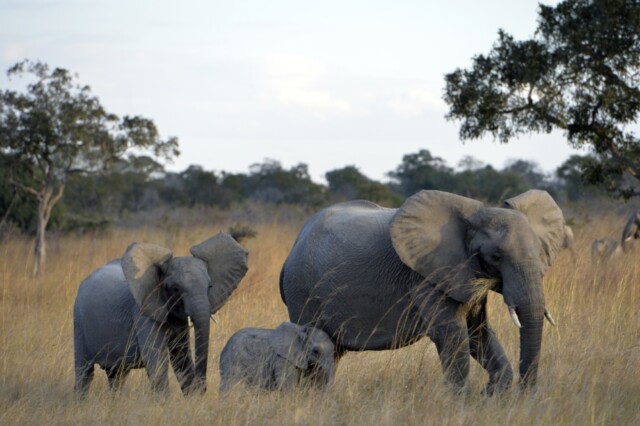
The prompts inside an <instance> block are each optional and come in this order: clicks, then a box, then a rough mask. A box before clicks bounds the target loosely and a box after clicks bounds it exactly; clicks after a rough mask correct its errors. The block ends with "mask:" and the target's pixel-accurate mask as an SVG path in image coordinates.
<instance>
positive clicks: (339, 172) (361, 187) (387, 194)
mask: <svg viewBox="0 0 640 426" xmlns="http://www.w3.org/2000/svg"><path fill="white" fill-rule="evenodd" d="M325 177H326V179H327V183H328V184H329V193H330V194H331V195H332V196H333V197H336V198H339V199H343V200H345V199H346V200H355V199H363V200H369V201H373V202H374V203H378V204H382V205H385V206H398V205H400V203H402V197H401V196H400V195H398V194H396V193H395V192H393V190H392V189H391V188H390V187H389V186H388V185H385V184H383V183H380V182H377V181H375V180H372V179H369V178H368V177H366V176H365V175H363V174H362V173H360V170H358V168H357V167H355V166H346V167H343V168H341V169H336V170H331V171H329V172H327V173H326V174H325Z"/></svg>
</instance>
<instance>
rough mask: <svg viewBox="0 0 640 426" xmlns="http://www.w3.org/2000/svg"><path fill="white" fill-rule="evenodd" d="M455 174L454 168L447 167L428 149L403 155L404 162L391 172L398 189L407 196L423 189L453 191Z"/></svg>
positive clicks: (390, 175)
mask: <svg viewBox="0 0 640 426" xmlns="http://www.w3.org/2000/svg"><path fill="white" fill-rule="evenodd" d="M453 175H454V172H453V169H451V168H450V167H447V165H446V163H445V161H444V160H443V159H442V158H440V157H434V156H432V155H431V152H429V151H428V150H426V149H422V150H420V151H418V152H417V153H415V154H407V155H405V156H403V157H402V163H401V164H400V165H399V166H398V167H397V168H396V169H395V170H394V171H392V172H389V177H391V178H392V179H393V180H394V181H395V185H394V186H395V187H396V188H397V191H398V192H399V193H400V194H402V195H403V196H405V197H409V196H411V195H413V194H415V193H416V192H418V191H419V190H421V189H438V190H441V191H452V190H453V189H454V188H455V184H454V182H453Z"/></svg>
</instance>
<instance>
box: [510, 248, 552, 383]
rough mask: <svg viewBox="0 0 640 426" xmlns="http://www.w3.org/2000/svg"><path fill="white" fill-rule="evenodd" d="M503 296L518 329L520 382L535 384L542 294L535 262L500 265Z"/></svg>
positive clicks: (538, 357) (539, 276)
mask: <svg viewBox="0 0 640 426" xmlns="http://www.w3.org/2000/svg"><path fill="white" fill-rule="evenodd" d="M502 294H503V296H504V301H505V303H506V304H507V306H509V307H510V308H513V309H514V310H515V313H516V315H517V319H519V322H520V324H521V328H520V368H519V370H520V383H521V385H522V386H523V387H533V386H535V384H536V380H537V374H538V363H539V359H540V349H541V346H542V325H543V322H544V313H545V306H544V294H543V290H542V273H541V271H540V269H539V266H538V262H537V261H531V262H525V263H523V264H519V265H516V266H508V267H505V268H503V293H502Z"/></svg>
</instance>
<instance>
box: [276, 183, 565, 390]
mask: <svg viewBox="0 0 640 426" xmlns="http://www.w3.org/2000/svg"><path fill="white" fill-rule="evenodd" d="M564 237H565V230H564V218H563V215H562V212H561V210H560V208H559V207H558V206H557V205H556V203H555V202H554V201H553V199H552V198H551V197H550V196H549V194H548V193H546V192H545V191H539V190H531V191H528V192H525V193H524V194H521V195H519V196H517V197H514V198H511V199H509V200H507V201H505V202H504V205H503V208H491V207H486V206H484V205H483V204H482V203H481V202H479V201H476V200H473V199H470V198H465V197H461V196H458V195H454V194H449V193H445V192H440V191H421V192H419V193H417V194H415V195H413V196H412V197H410V198H408V199H407V200H406V201H405V203H404V204H403V205H402V206H401V207H400V208H399V209H388V208H383V207H379V206H377V205H376V204H373V203H370V202H367V201H351V202H346V203H341V204H337V205H334V206H332V207H329V208H327V209H325V210H322V211H320V212H319V213H317V214H316V215H314V216H313V217H312V218H311V219H309V221H308V222H307V223H306V224H305V225H304V227H303V228H302V230H301V231H300V234H299V235H298V238H297V240H296V241H295V244H294V245H293V248H292V249H291V253H290V254H289V256H288V258H287V259H286V261H285V263H284V266H283V269H282V272H281V275H280V292H281V296H282V299H283V301H284V303H285V304H286V305H287V308H288V311H289V316H290V318H291V320H292V321H293V322H297V323H299V324H306V325H312V326H315V327H318V328H321V329H323V330H324V331H325V332H327V333H328V334H329V335H330V336H332V339H333V341H334V343H335V344H336V348H337V354H336V355H337V357H339V356H340V355H341V354H342V353H344V352H345V351H360V350H381V349H391V348H397V347H401V346H405V345H408V344H411V343H413V342H415V341H416V340H418V339H419V338H421V337H423V336H425V335H427V336H429V337H430V338H431V339H432V340H433V341H434V343H435V344H436V347H437V349H438V353H439V356H440V359H441V362H442V366H443V368H444V372H445V377H446V379H447V381H448V382H450V383H452V384H453V385H454V386H456V387H460V388H461V387H463V386H464V385H465V383H466V380H467V376H468V373H469V355H471V356H473V357H474V358H475V359H476V360H477V361H478V362H479V363H480V365H482V367H483V368H484V369H486V370H487V371H488V373H489V382H488V385H487V389H486V392H488V393H489V394H491V393H493V392H494V391H496V390H502V389H505V388H507V387H509V386H510V385H511V383H512V381H513V372H512V369H511V366H510V364H509V361H508V359H507V356H506V355H505V352H504V349H503V348H502V345H501V344H500V342H499V341H498V339H497V337H496V335H495V334H494V333H493V331H492V330H491V328H490V326H489V323H488V319H487V314H486V303H487V292H488V290H493V291H496V292H498V293H501V294H502V296H503V298H504V302H505V303H506V305H507V306H508V309H509V313H510V315H511V317H512V319H513V320H514V322H515V323H516V325H517V326H518V327H521V330H520V378H521V383H522V385H523V386H525V387H527V386H533V385H535V383H536V377H537V371H538V363H539V356H540V347H541V341H542V326H543V319H544V316H547V318H548V319H549V320H550V321H551V322H553V320H552V318H551V316H550V315H549V314H548V311H547V310H546V308H545V301H544V294H543V288H542V278H543V274H544V273H545V272H546V271H547V269H548V268H549V266H550V265H551V263H552V261H553V259H554V258H555V257H556V254H557V253H558V252H559V251H560V250H561V249H562V247H563V242H564Z"/></svg>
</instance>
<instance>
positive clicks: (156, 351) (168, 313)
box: [73, 233, 246, 397]
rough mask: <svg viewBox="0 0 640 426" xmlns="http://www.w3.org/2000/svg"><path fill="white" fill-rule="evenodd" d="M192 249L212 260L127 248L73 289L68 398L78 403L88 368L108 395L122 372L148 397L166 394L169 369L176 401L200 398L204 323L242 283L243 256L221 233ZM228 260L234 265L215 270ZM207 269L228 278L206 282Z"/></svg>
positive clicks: (151, 248) (206, 329)
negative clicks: (98, 373)
mask: <svg viewBox="0 0 640 426" xmlns="http://www.w3.org/2000/svg"><path fill="white" fill-rule="evenodd" d="M197 247H205V249H210V251H211V252H214V251H215V253H214V255H212V256H210V258H207V257H206V256H203V257H204V260H203V259H201V258H198V257H191V256H186V257H172V255H171V252H170V251H169V250H168V249H165V248H163V247H160V246H156V245H152V244H145V243H142V244H132V245H131V246H130V247H129V248H128V249H127V252H125V255H124V256H123V258H122V259H116V260H112V261H111V262H109V263H107V264H106V265H104V266H102V267H100V268H98V269H97V270H96V271H94V272H93V273H92V274H91V275H90V276H89V277H87V278H86V279H85V280H84V281H83V282H82V283H81V284H80V287H79V288H78V294H77V296H76V300H75V304H74V307H73V325H74V359H75V375H76V380H75V391H76V394H78V395H79V396H81V397H82V396H85V395H86V393H87V391H88V388H89V385H90V384H91V381H92V379H93V374H94V366H95V364H97V365H99V366H100V367H102V368H103V369H104V370H105V372H106V373H107V376H108V379H109V385H110V387H111V389H112V390H116V389H118V388H119V387H120V386H121V385H122V382H123V381H124V379H125V378H126V376H127V374H128V373H129V372H130V370H132V369H135V368H145V369H146V371H147V375H148V377H149V379H150V381H151V384H152V387H153V389H154V390H155V391H156V392H159V393H166V391H167V387H168V367H169V364H170V365H171V366H172V368H173V370H174V372H175V374H176V377H177V379H178V382H179V384H180V387H181V389H182V392H183V393H184V394H188V393H190V392H192V391H199V392H204V391H205V390H206V371H207V356H208V348H209V329H210V315H211V314H212V313H213V312H214V310H215V309H217V307H219V306H221V303H223V302H224V301H225V300H226V298H227V297H228V296H229V294H230V293H231V291H233V289H234V288H235V286H236V285H237V283H238V282H239V280H240V279H241V278H242V276H244V273H245V272H246V251H245V250H244V249H243V248H242V247H241V246H239V245H238V244H237V243H236V242H235V241H232V240H231V237H229V236H228V235H226V234H222V233H221V234H218V235H217V236H216V237H214V238H212V239H209V240H207V241H206V242H204V243H202V244H201V245H200V246H197ZM214 249H215V250H214ZM216 250H217V251H216ZM229 253H231V258H233V259H237V260H234V261H233V263H234V264H232V265H224V264H220V263H219V262H218V261H219V260H220V259H223V258H226V257H225V256H228V255H229ZM127 265H129V266H127ZM213 268H216V269H217V270H220V271H221V273H223V276H224V277H229V278H226V279H218V280H217V282H212V279H211V277H210V275H212V274H213V273H211V272H210V271H211V270H212V269H213ZM225 274H226V275H225ZM136 297H137V299H136ZM137 300H139V301H143V302H142V306H140V305H139V304H138V302H137ZM212 301H213V302H215V307H214V303H213V302H212ZM189 318H191V320H192V322H193V329H194V335H195V342H194V347H195V351H194V354H193V356H192V351H191V349H190V342H189V340H190V339H189V323H188V319H189ZM194 360H195V362H194Z"/></svg>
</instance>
